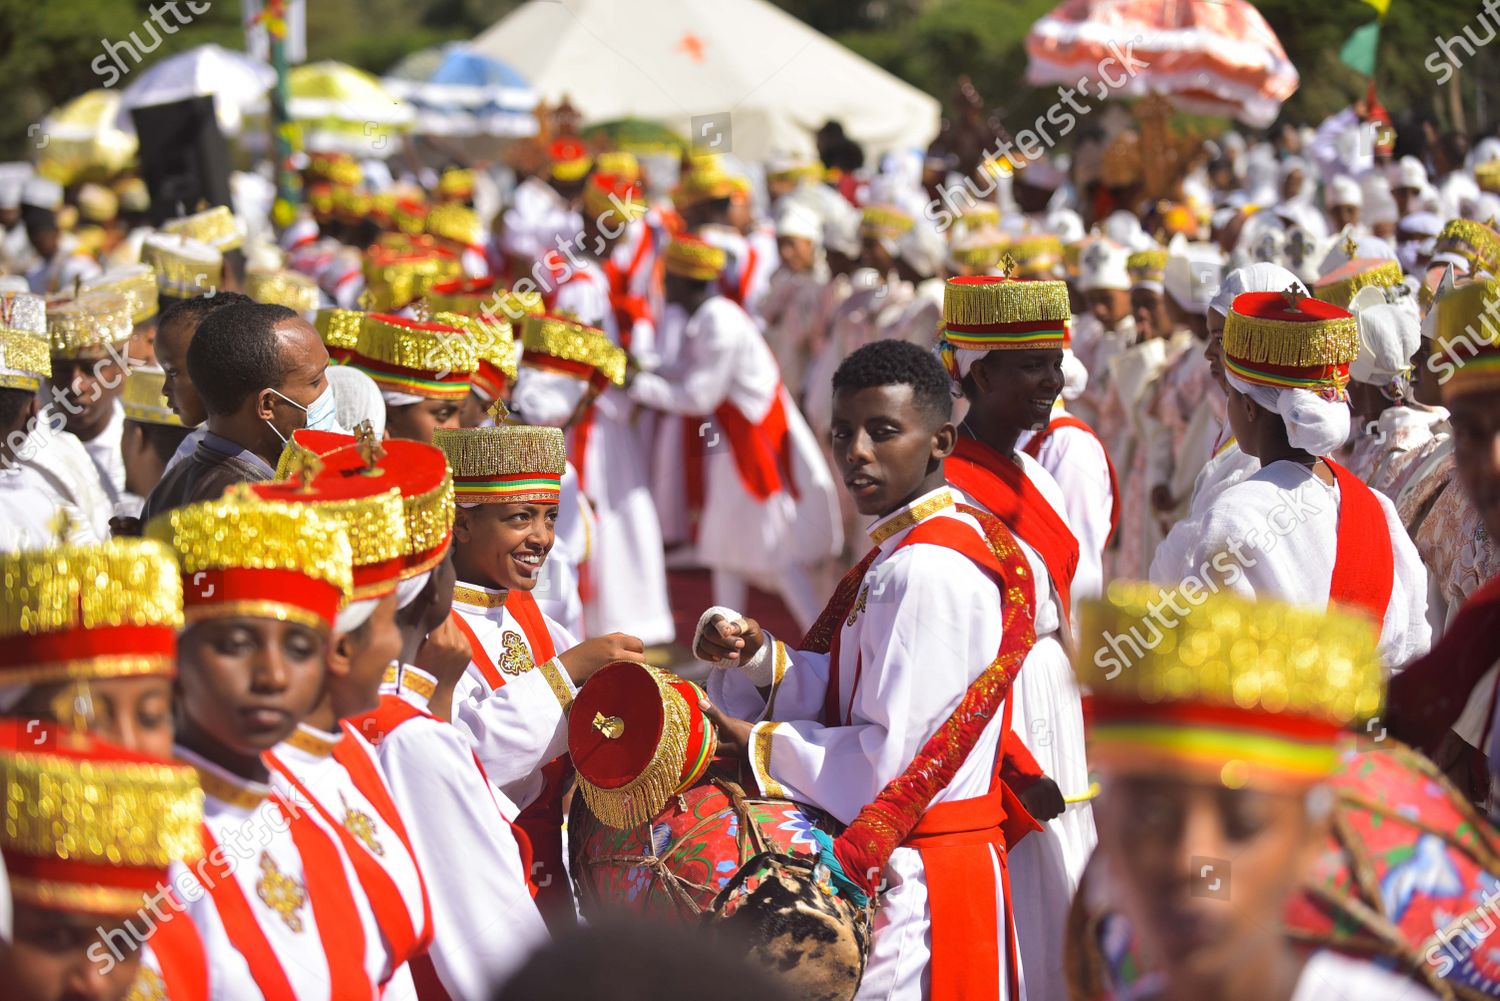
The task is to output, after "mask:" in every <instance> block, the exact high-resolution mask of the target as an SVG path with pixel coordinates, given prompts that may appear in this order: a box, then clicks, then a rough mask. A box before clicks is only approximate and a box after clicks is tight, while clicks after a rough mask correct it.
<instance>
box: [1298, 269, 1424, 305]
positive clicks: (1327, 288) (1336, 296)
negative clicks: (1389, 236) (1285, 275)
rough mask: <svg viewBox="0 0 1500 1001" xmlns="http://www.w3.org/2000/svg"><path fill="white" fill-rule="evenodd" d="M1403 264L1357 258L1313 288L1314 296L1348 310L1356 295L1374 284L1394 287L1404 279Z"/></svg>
mask: <svg viewBox="0 0 1500 1001" xmlns="http://www.w3.org/2000/svg"><path fill="white" fill-rule="evenodd" d="M1403 277H1404V276H1403V275H1402V272H1401V265H1400V264H1398V263H1397V262H1395V261H1392V260H1389V259H1387V258H1381V257H1354V258H1352V259H1351V260H1349V261H1347V262H1346V263H1344V264H1343V265H1342V266H1340V267H1337V268H1335V269H1334V270H1332V271H1330V272H1328V274H1326V275H1324V276H1323V277H1322V278H1319V279H1318V280H1317V283H1316V284H1314V285H1313V287H1312V294H1313V295H1315V296H1317V297H1318V298H1319V299H1321V300H1323V301H1324V302H1331V303H1333V304H1334V305H1335V306H1337V307H1339V308H1340V309H1348V308H1349V303H1351V302H1353V301H1354V294H1355V293H1356V292H1358V291H1359V290H1360V289H1362V288H1365V287H1367V286H1370V285H1377V286H1379V287H1381V288H1394V287H1395V286H1397V285H1400V284H1401V282H1402V279H1403Z"/></svg>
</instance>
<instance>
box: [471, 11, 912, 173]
mask: <svg viewBox="0 0 1500 1001" xmlns="http://www.w3.org/2000/svg"><path fill="white" fill-rule="evenodd" d="M471 48H472V49H473V50H475V51H477V52H480V53H484V54H487V55H492V56H495V57H497V58H499V59H503V60H504V61H505V62H507V63H509V64H510V65H511V66H513V67H515V68H516V69H517V70H518V71H519V72H520V73H521V75H522V76H523V77H525V78H526V79H527V80H529V81H530V82H531V85H532V87H534V88H535V89H536V91H537V92H538V93H539V94H540V95H541V97H542V98H543V99H544V100H546V101H548V102H549V103H556V102H557V101H559V100H561V99H562V98H563V97H567V98H568V100H569V101H570V102H571V103H572V105H573V107H575V108H577V109H578V111H579V112H580V113H581V114H582V115H583V116H584V119H585V121H589V122H597V121H605V120H608V119H615V118H644V119H649V120H651V121H656V122H660V123H662V124H664V125H667V126H669V127H671V128H673V129H675V130H676V131H678V132H679V133H681V134H683V135H687V136H689V137H690V138H693V139H696V141H697V142H698V143H701V144H704V145H711V144H712V140H713V139H714V137H715V135H717V134H718V133H717V131H716V129H717V125H711V126H709V127H708V130H707V131H706V132H705V134H704V135H700V136H697V137H694V136H693V135H692V131H693V129H692V126H693V119H694V118H696V117H698V116H715V117H714V121H715V122H718V121H722V119H723V116H724V114H725V113H726V112H727V113H728V115H729V118H728V121H729V130H728V133H727V135H725V136H723V139H722V140H721V143H720V144H719V145H715V146H712V148H713V151H714V152H718V153H728V152H732V153H734V154H735V155H736V156H738V157H740V158H742V159H748V160H758V159H764V158H766V157H768V156H769V155H770V154H772V153H773V152H775V153H783V152H784V153H808V152H812V150H813V135H814V133H816V132H817V130H818V128H819V127H820V126H822V125H823V123H824V122H826V121H828V120H830V119H833V120H837V121H839V122H841V123H843V126H844V132H845V134H846V135H848V136H849V137H850V138H852V139H854V140H855V141H857V142H858V143H860V145H862V146H863V147H864V148H865V152H866V154H867V155H869V156H876V155H879V154H881V153H884V152H888V151H894V150H906V149H912V148H922V147H925V146H926V145H927V143H928V142H929V141H931V139H932V137H933V136H934V135H936V134H937V130H938V119H939V113H940V108H939V105H938V102H937V100H936V99H934V98H933V97H931V96H929V95H928V94H925V93H923V92H922V91H920V90H918V89H917V88H915V87H913V86H911V85H910V84H907V83H905V82H903V81H901V80H899V79H897V78H896V77H894V76H892V75H891V74H889V73H887V72H886V71H885V70H883V69H881V68H880V67H878V66H876V65H874V64H873V63H870V62H868V61H866V60H865V59H863V58H861V57H859V56H857V55H855V54H854V53H853V52H850V51H849V50H848V49H846V48H844V47H843V46H841V45H839V44H838V43H837V42H835V41H833V40H832V39H830V38H827V37H826V36H824V35H821V34H819V33H818V32H816V31H814V30H813V29H812V28H809V27H808V26H807V25H805V24H803V23H802V22H801V21H798V20H797V19H796V18H794V17H792V16H790V15H788V14H786V13H784V12H782V11H781V10H779V9H778V8H776V7H774V6H772V5H771V4H770V3H767V2H766V0H632V2H631V3H628V4H622V3H618V2H616V0H561V2H558V0H547V2H536V0H533V2H531V3H527V4H523V5H522V6H521V7H519V8H517V9H516V10H514V11H512V12H511V13H510V14H509V15H508V16H507V17H505V18H504V19H503V20H501V21H500V22H499V23H497V24H495V25H494V26H492V27H491V28H490V29H489V30H487V31H485V32H484V33H483V34H481V35H480V36H479V37H478V38H476V39H474V41H473V43H472V45H471ZM698 125H699V131H700V132H704V131H705V129H704V125H705V123H703V122H701V121H700V122H699V123H698ZM726 147H727V148H726Z"/></svg>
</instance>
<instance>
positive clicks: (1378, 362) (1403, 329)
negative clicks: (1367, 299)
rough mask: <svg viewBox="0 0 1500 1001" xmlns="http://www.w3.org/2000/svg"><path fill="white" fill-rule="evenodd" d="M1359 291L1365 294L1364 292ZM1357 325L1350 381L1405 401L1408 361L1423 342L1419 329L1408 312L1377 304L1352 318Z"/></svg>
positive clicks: (1420, 328)
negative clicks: (1388, 391) (1394, 393)
mask: <svg viewBox="0 0 1500 1001" xmlns="http://www.w3.org/2000/svg"><path fill="white" fill-rule="evenodd" d="M1361 291H1364V290H1363V289H1362V290H1361ZM1354 316H1355V320H1356V322H1357V323H1358V324H1359V356H1358V357H1356V358H1355V359H1354V361H1353V362H1352V363H1351V364H1350V365H1349V377H1350V378H1352V379H1354V380H1355V381H1356V382H1363V383H1365V384H1366V385H1370V386H1379V387H1381V388H1382V389H1385V388H1391V389H1393V390H1395V391H1397V394H1398V395H1400V396H1402V397H1404V396H1405V395H1406V394H1405V387H1404V385H1402V386H1393V385H1392V384H1393V383H1397V382H1400V383H1404V382H1405V379H1406V376H1407V374H1408V373H1409V372H1410V371H1411V357H1412V355H1414V354H1416V351H1417V347H1418V346H1419V345H1420V344H1421V340H1422V325H1421V323H1420V322H1419V321H1418V320H1417V318H1416V317H1415V316H1413V315H1412V314H1411V311H1410V310H1407V309H1403V308H1402V307H1400V306H1395V305H1390V304H1388V303H1385V302H1383V301H1382V302H1380V303H1379V304H1378V305H1371V306H1365V307H1364V308H1362V309H1359V310H1357V311H1356V312H1355V314H1354Z"/></svg>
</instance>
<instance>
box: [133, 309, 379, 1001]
mask: <svg viewBox="0 0 1500 1001" xmlns="http://www.w3.org/2000/svg"><path fill="white" fill-rule="evenodd" d="M241 308H248V307H241ZM257 308H267V307H257ZM210 414H211V415H212V410H210ZM146 536H147V538H151V539H156V540H158V541H160V542H165V543H166V544H167V545H168V546H170V547H171V548H172V549H173V550H174V551H175V552H176V554H177V559H178V565H179V569H180V571H181V574H182V581H183V584H184V588H183V601H184V606H185V607H184V616H185V619H186V621H187V629H186V630H185V631H184V632H183V634H182V637H181V640H180V642H179V645H178V663H179V677H180V679H181V689H180V691H181V698H182V702H181V706H180V712H179V714H178V730H177V742H178V747H177V750H176V756H177V757H178V758H179V759H180V760H182V761H184V762H186V763H187V764H190V765H192V766H193V767H194V768H195V769H196V770H197V771H198V776H199V782H200V783H201V784H202V786H203V789H204V827H203V832H202V841H201V843H202V845H203V846H204V849H205V856H206V858H205V860H204V862H203V863H202V864H201V865H197V866H194V867H192V869H191V870H190V872H186V873H179V874H178V875H177V878H176V879H175V880H174V882H175V883H176V885H178V886H181V887H184V892H183V895H184V897H190V898H192V899H191V900H190V901H189V904H188V913H189V914H190V915H191V916H192V917H193V920H194V923H195V924H197V925H198V927H199V929H200V930H201V932H202V934H203V938H204V942H205V945H206V946H207V949H208V953H209V955H211V956H213V977H214V984H215V990H216V991H217V992H220V993H222V995H223V996H225V997H298V998H318V999H328V1001H334V999H337V998H346V997H347V998H353V997H359V998H365V997H373V996H375V995H376V994H377V993H378V985H380V984H381V983H382V977H383V976H384V975H385V973H386V967H387V965H388V953H387V950H386V948H385V946H384V944H383V943H382V941H381V937H380V928H379V926H378V924H377V923H376V919H375V914H374V911H373V909H372V906H371V904H372V902H371V901H370V900H369V899H368V898H367V897H366V895H365V893H364V891H363V890H362V889H361V888H360V887H359V885H358V884H357V882H356V881H355V879H354V878H353V875H352V873H353V862H352V860H351V858H350V856H348V854H347V851H346V849H345V847H344V846H343V845H341V844H340V839H339V837H338V836H337V835H335V834H334V833H331V832H330V831H329V830H328V829H327V828H325V827H324V826H323V825H322V824H321V823H320V822H319V820H318V818H317V817H316V811H314V810H313V809H310V807H309V804H308V803H307V802H306V801H305V800H303V799H301V798H300V797H299V798H298V799H296V800H293V799H289V798H288V797H287V796H285V795H283V794H282V793H281V792H279V791H277V790H275V789H273V788H272V787H271V785H270V780H271V773H270V770H269V769H268V767H267V765H266V763H265V761H264V759H263V758H262V755H263V754H264V753H265V752H267V751H270V750H271V749H272V748H274V747H275V746H276V745H277V744H279V743H280V742H282V741H283V740H286V739H287V738H288V737H290V736H291V735H292V734H293V733H294V732H295V731H296V729H297V724H298V723H299V722H301V721H302V720H303V719H304V718H305V717H306V716H307V714H308V713H309V712H311V711H312V710H313V709H314V708H315V707H316V705H317V704H318V702H319V700H320V699H321V698H322V695H323V691H324V686H325V683H326V680H327V667H326V664H325V660H324V658H325V656H326V654H327V648H328V642H329V636H330V633H331V632H332V630H333V625H334V617H335V615H336V614H337V612H338V609H339V607H340V606H341V605H343V604H344V602H345V601H346V599H347V597H348V595H349V592H350V588H351V586H352V584H351V571H350V566H351V550H350V546H349V539H348V536H347V534H346V533H345V531H344V529H343V526H342V525H340V524H338V523H336V522H333V521H330V520H329V519H327V518H326V517H324V516H323V515H320V514H318V513H317V512H316V511H314V510H312V508H311V507H310V506H309V505H305V504H296V505H291V504H281V503H274V502H268V501H261V500H259V499H256V498H254V497H253V496H250V495H249V494H248V488H247V487H241V488H238V489H236V490H235V491H234V496H231V497H227V498H224V499H222V500H213V501H209V502H206V503H203V504H195V505H190V506H186V507H180V508H176V509H174V510H171V511H168V512H167V513H165V514H163V515H162V516H161V517H159V518H158V519H156V520H154V521H152V522H150V523H148V524H147V526H146ZM356 857H357V856H356ZM188 888H192V889H196V891H197V892H196V893H192V892H189V889H188Z"/></svg>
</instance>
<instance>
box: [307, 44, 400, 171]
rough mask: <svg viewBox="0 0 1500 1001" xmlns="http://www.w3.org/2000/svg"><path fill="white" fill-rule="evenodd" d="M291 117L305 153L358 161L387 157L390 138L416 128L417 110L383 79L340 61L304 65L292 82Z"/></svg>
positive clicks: (390, 144)
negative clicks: (297, 126)
mask: <svg viewBox="0 0 1500 1001" xmlns="http://www.w3.org/2000/svg"><path fill="white" fill-rule="evenodd" d="M287 87H288V89H289V90H290V91H291V99H290V100H289V101H288V102H287V114H288V115H289V116H290V117H291V119H292V120H293V121H294V122H297V123H299V124H300V125H301V127H302V129H303V138H304V145H305V148H306V149H308V150H309V151H313V152H324V151H340V152H346V153H352V154H354V155H356V156H387V155H389V154H390V152H391V149H392V146H393V144H392V143H391V142H390V141H389V136H390V135H391V133H393V132H404V131H406V130H407V129H409V128H411V124H412V122H413V120H414V118H415V112H414V111H413V109H412V107H411V105H409V104H407V103H406V102H405V101H402V100H400V99H399V98H397V97H394V96H392V95H391V94H390V93H389V92H388V91H387V90H386V89H385V88H384V87H383V86H381V83H380V81H379V80H377V79H375V77H373V76H371V75H370V74H368V73H366V72H364V71H363V70H358V69H355V68H354V67H353V66H349V65H346V64H345V63H340V62H332V61H329V62H318V63H308V64H307V65H305V66H298V67H297V68H296V69H294V70H292V72H291V73H290V74H289V75H288V77H287Z"/></svg>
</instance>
